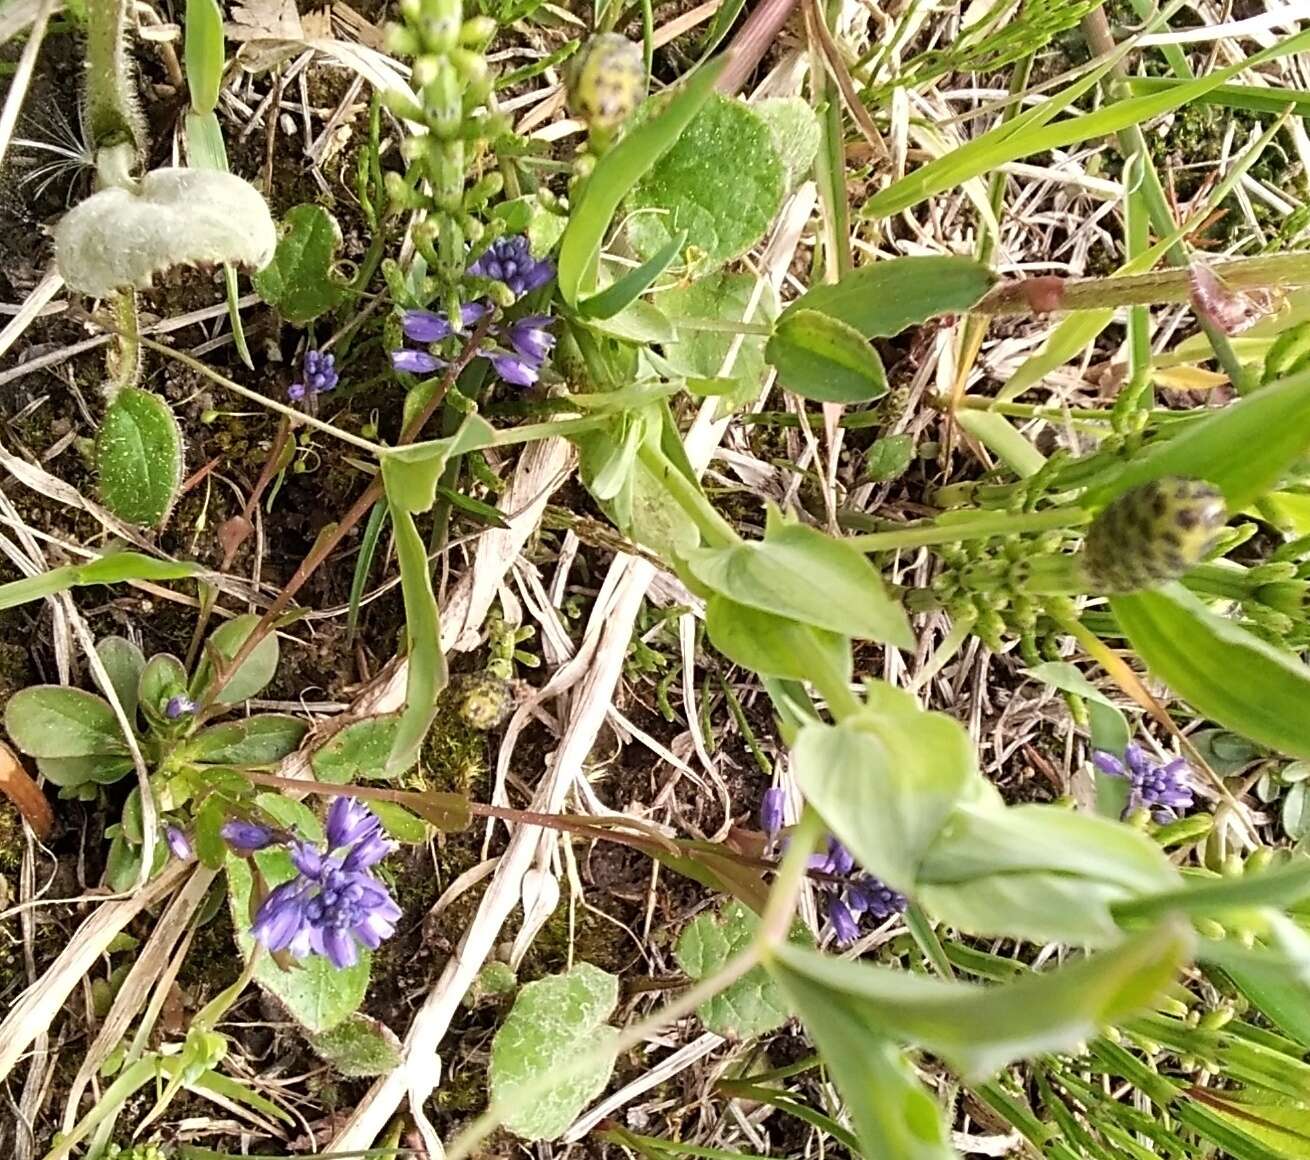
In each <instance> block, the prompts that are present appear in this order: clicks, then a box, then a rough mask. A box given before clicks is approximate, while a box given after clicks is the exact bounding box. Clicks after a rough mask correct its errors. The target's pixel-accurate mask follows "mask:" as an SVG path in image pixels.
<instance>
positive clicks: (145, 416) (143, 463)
mask: <svg viewBox="0 0 1310 1160" xmlns="http://www.w3.org/2000/svg"><path fill="white" fill-rule="evenodd" d="M96 470H97V471H98V472H99V473H100V498H101V499H102V500H103V501H104V504H105V506H106V507H107V508H108V509H109V510H110V511H112V512H113V513H114V515H116V516H118V517H119V518H120V519H124V520H127V521H128V522H129V523H133V524H141V525H144V526H148V527H158V526H159V525H160V524H162V523H163V522H164V520H166V519H167V518H168V513H169V512H170V511H172V510H173V504H174V503H176V502H177V497H178V492H179V491H180V490H181V487H182V429H181V428H180V427H179V426H178V425H177V418H176V417H175V416H174V414H173V412H172V409H171V408H170V407H169V406H168V404H167V403H165V402H164V400H163V399H161V398H160V397H159V396H158V395H152V394H151V393H150V392H149V391H142V390H139V389H138V388H136V387H124V388H123V389H122V390H121V391H119V392H118V394H117V395H116V396H115V398H114V401H113V402H112V403H110V404H109V407H108V409H107V410H106V411H105V417H104V420H103V421H102V422H101V424H100V431H99V433H98V434H97V435H96Z"/></svg>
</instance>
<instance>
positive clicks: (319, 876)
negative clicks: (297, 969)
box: [250, 795, 401, 969]
mask: <svg viewBox="0 0 1310 1160" xmlns="http://www.w3.org/2000/svg"><path fill="white" fill-rule="evenodd" d="M324 828H325V831H326V834H327V845H328V848H327V850H326V851H323V850H320V849H318V848H317V847H315V846H313V845H311V844H310V843H308V842H297V843H296V844H295V845H294V846H293V847H292V851H291V861H292V864H293V865H294V866H295V867H296V871H297V875H296V877H295V878H293V879H291V881H290V882H284V883H282V884H281V885H280V886H278V887H277V888H276V889H275V890H273V891H272V892H270V894H269V895H268V897H267V898H266V899H265V900H264V902H263V904H262V905H261V906H260V908H259V912H258V913H257V914H256V915H255V921H254V922H253V923H252V924H251V928H250V929H251V934H252V936H253V937H254V938H255V939H256V941H258V942H260V943H261V944H262V945H263V946H265V947H267V948H268V949H269V950H271V951H278V950H285V951H288V952H289V953H290V954H291V955H292V956H293V957H294V958H305V957H306V956H307V955H310V954H317V955H323V956H324V957H326V958H327V959H328V961H329V962H331V963H332V965H333V966H335V967H337V968H338V969H343V968H345V967H351V966H354V964H355V963H356V962H358V961H359V948H360V947H364V948H366V949H368V950H375V949H376V948H377V947H378V946H379V945H381V943H382V940H383V939H386V938H390V937H391V935H393V934H394V933H395V930H396V920H397V919H399V918H400V915H401V910H400V907H399V906H397V905H396V902H395V900H394V899H393V898H392V897H391V894H390V893H389V892H388V890H387V888H386V886H384V885H383V884H382V882H380V881H379V880H378V879H377V878H375V877H374V876H373V874H372V873H371V868H372V867H373V866H374V865H376V864H377V863H378V862H380V861H381V860H382V859H383V858H385V857H386V856H387V855H388V854H389V853H391V851H392V850H394V849H395V843H394V842H391V841H389V840H387V839H386V838H384V837H383V836H382V825H381V822H380V821H379V820H378V818H377V815H375V814H374V813H373V812H372V811H371V810H370V809H368V807H367V806H365V805H364V804H363V803H361V802H358V801H356V800H355V799H354V798H351V797H348V796H345V795H342V796H341V797H338V798H336V799H335V800H334V801H333V802H332V805H331V807H330V808H329V810H328V817H327V823H326V825H325V827H324ZM341 851H345V853H344V854H342V853H341Z"/></svg>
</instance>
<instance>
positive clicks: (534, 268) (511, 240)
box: [468, 234, 555, 298]
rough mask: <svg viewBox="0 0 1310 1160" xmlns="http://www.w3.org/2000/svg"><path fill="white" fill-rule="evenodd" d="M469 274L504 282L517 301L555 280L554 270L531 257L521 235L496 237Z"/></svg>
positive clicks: (542, 261) (550, 265)
mask: <svg viewBox="0 0 1310 1160" xmlns="http://www.w3.org/2000/svg"><path fill="white" fill-rule="evenodd" d="M468 272H469V273H470V274H472V275H473V276H474V277H476V278H490V279H491V280H492V281H494V282H504V283H505V285H506V286H508V287H509V288H510V290H511V291H512V292H513V294H514V297H515V298H522V297H523V295H524V294H530V293H531V292H532V291H533V290H537V289H539V288H540V287H542V286H544V285H545V284H546V283H547V282H549V281H550V280H551V279H552V278H553V277H555V267H554V266H553V265H552V264H551V263H550V262H548V261H545V260H544V259H542V260H539V259H537V258H534V257H533V256H532V251H531V248H530V247H529V245H528V239H527V238H526V237H524V236H523V235H522V234H516V235H514V236H513V237H508V238H497V239H496V240H495V241H494V242H492V243H491V245H490V246H489V247H488V249H487V250H486V252H485V253H484V254H483V255H482V256H481V257H480V258H478V260H477V261H476V262H474V263H473V264H472V265H471V266H470V267H469V270H468Z"/></svg>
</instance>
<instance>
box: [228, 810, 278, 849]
mask: <svg viewBox="0 0 1310 1160" xmlns="http://www.w3.org/2000/svg"><path fill="white" fill-rule="evenodd" d="M218 832H219V833H220V834H221V835H222V837H223V841H225V842H226V843H227V844H228V845H229V846H231V847H232V849H233V850H235V851H236V852H237V853H238V854H250V853H253V852H254V851H255V850H264V849H267V848H268V847H269V846H271V845H273V843H274V842H276V841H277V840H278V839H277V835H276V834H275V833H273V831H272V830H270V829H269V828H268V827H267V826H261V825H260V824H259V823H258V822H247V821H245V820H244V819H242V818H233V819H232V820H231V821H228V822H224V823H223V826H222V829H220V830H219V831H218Z"/></svg>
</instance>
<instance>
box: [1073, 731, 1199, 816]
mask: <svg viewBox="0 0 1310 1160" xmlns="http://www.w3.org/2000/svg"><path fill="white" fill-rule="evenodd" d="M1092 762H1093V764H1094V765H1095V766H1096V768H1097V769H1099V770H1100V771H1101V772H1102V773H1105V774H1109V775H1110V776H1111V777H1126V778H1127V779H1128V785H1129V795H1128V804H1127V806H1126V807H1125V809H1124V813H1125V815H1127V814H1130V813H1133V812H1134V811H1135V810H1139V809H1149V810H1150V811H1151V816H1152V817H1153V818H1155V820H1156V821H1157V822H1172V821H1174V820H1175V819H1176V818H1178V817H1179V816H1181V815H1182V814H1183V813H1186V812H1187V810H1189V809H1191V808H1192V806H1193V805H1194V804H1195V801H1194V799H1193V797H1192V786H1193V782H1192V771H1191V767H1190V766H1189V765H1188V764H1187V762H1186V761H1184V760H1183V759H1182V758H1181V757H1180V758H1176V759H1175V760H1173V761H1170V762H1166V763H1161V762H1158V761H1152V760H1151V758H1149V757H1148V756H1147V755H1146V751H1145V750H1144V749H1142V747H1141V746H1140V745H1138V744H1137V743H1136V742H1135V741H1130V742H1129V743H1128V747H1127V748H1126V749H1125V750H1124V752H1123V756H1122V758H1120V757H1116V756H1115V755H1114V754H1113V753H1107V752H1106V751H1105V750H1103V749H1098V750H1097V751H1096V752H1095V753H1093V754H1092Z"/></svg>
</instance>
